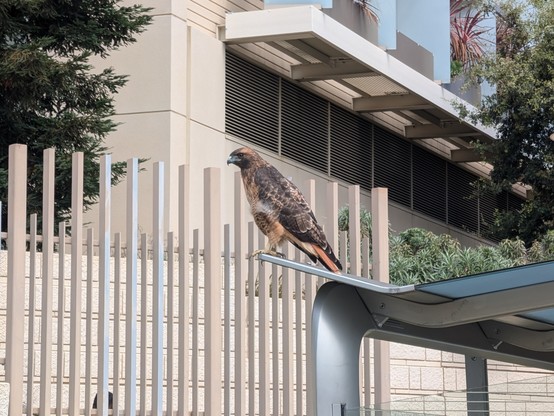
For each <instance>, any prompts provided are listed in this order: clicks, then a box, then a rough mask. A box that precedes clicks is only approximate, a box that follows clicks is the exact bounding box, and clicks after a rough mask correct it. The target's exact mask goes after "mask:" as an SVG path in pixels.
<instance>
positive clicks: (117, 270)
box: [112, 233, 121, 415]
mask: <svg viewBox="0 0 554 416" xmlns="http://www.w3.org/2000/svg"><path fill="white" fill-rule="evenodd" d="M113 256H114V273H113V274H114V295H113V297H114V302H113V310H114V322H113V325H114V327H113V339H114V340H113V377H112V379H113V414H114V415H119V398H120V396H121V393H120V374H121V345H120V342H121V341H120V336H121V327H120V323H121V233H115V234H114V255H113Z"/></svg>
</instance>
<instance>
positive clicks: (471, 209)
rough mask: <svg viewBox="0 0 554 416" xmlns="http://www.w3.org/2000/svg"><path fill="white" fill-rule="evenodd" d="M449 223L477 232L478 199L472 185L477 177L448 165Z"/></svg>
mask: <svg viewBox="0 0 554 416" xmlns="http://www.w3.org/2000/svg"><path fill="white" fill-rule="evenodd" d="M447 166H448V223H449V224H451V225H454V226H455V227H458V228H461V229H463V230H466V231H471V232H474V233H476V232H477V229H478V227H477V223H478V213H477V198H475V197H474V196H473V187H472V185H471V184H472V183H473V182H474V181H475V180H476V179H477V176H475V175H473V174H471V173H469V172H467V171H465V170H464V169H461V168H459V167H457V166H454V165H452V164H450V163H449V164H448V165H447Z"/></svg>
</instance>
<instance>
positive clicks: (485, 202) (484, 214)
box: [479, 191, 508, 241]
mask: <svg viewBox="0 0 554 416" xmlns="http://www.w3.org/2000/svg"><path fill="white" fill-rule="evenodd" d="M507 198H508V195H507V193H506V192H505V191H503V192H500V193H498V194H494V193H493V192H491V191H482V192H480V194H479V233H480V234H481V235H482V236H484V237H486V238H488V239H490V240H492V241H498V239H497V238H495V237H494V235H492V233H491V229H492V226H493V224H494V216H495V212H496V211H497V210H498V211H506V207H507V202H508V199H507Z"/></svg>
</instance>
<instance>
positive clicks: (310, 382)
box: [305, 179, 316, 415]
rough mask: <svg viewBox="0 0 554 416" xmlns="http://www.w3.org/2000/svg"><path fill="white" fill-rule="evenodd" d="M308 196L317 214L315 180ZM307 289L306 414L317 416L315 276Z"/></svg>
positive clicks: (309, 181)
mask: <svg viewBox="0 0 554 416" xmlns="http://www.w3.org/2000/svg"><path fill="white" fill-rule="evenodd" d="M306 187H307V190H308V191H307V194H306V199H307V201H308V204H309V205H310V207H311V208H312V211H313V212H314V215H315V212H316V207H315V180H314V179H309V180H308V181H306ZM305 279H306V280H305V287H306V300H305V313H306V318H305V319H306V334H305V337H306V412H307V414H309V415H312V414H315V369H314V363H313V360H312V358H313V355H312V309H313V303H314V299H315V292H316V279H315V277H314V276H311V275H306V276H305Z"/></svg>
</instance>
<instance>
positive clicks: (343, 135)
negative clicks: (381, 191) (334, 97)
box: [331, 105, 373, 190]
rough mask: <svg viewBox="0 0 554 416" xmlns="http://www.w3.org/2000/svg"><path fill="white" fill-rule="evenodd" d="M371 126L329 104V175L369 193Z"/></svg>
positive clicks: (370, 181) (370, 183)
mask: <svg viewBox="0 0 554 416" xmlns="http://www.w3.org/2000/svg"><path fill="white" fill-rule="evenodd" d="M372 158H373V156H372V125H371V123H370V122H369V121H366V120H364V119H362V118H360V117H357V116H356V115H354V114H352V113H350V112H348V111H346V110H343V109H342V108H339V107H336V106H334V105H331V175H332V176H334V177H336V178H338V179H341V180H343V181H346V182H349V183H352V184H358V185H360V186H361V187H362V188H365V189H367V190H371V186H372V178H371V175H372V174H371V169H372V167H371V164H372Z"/></svg>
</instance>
